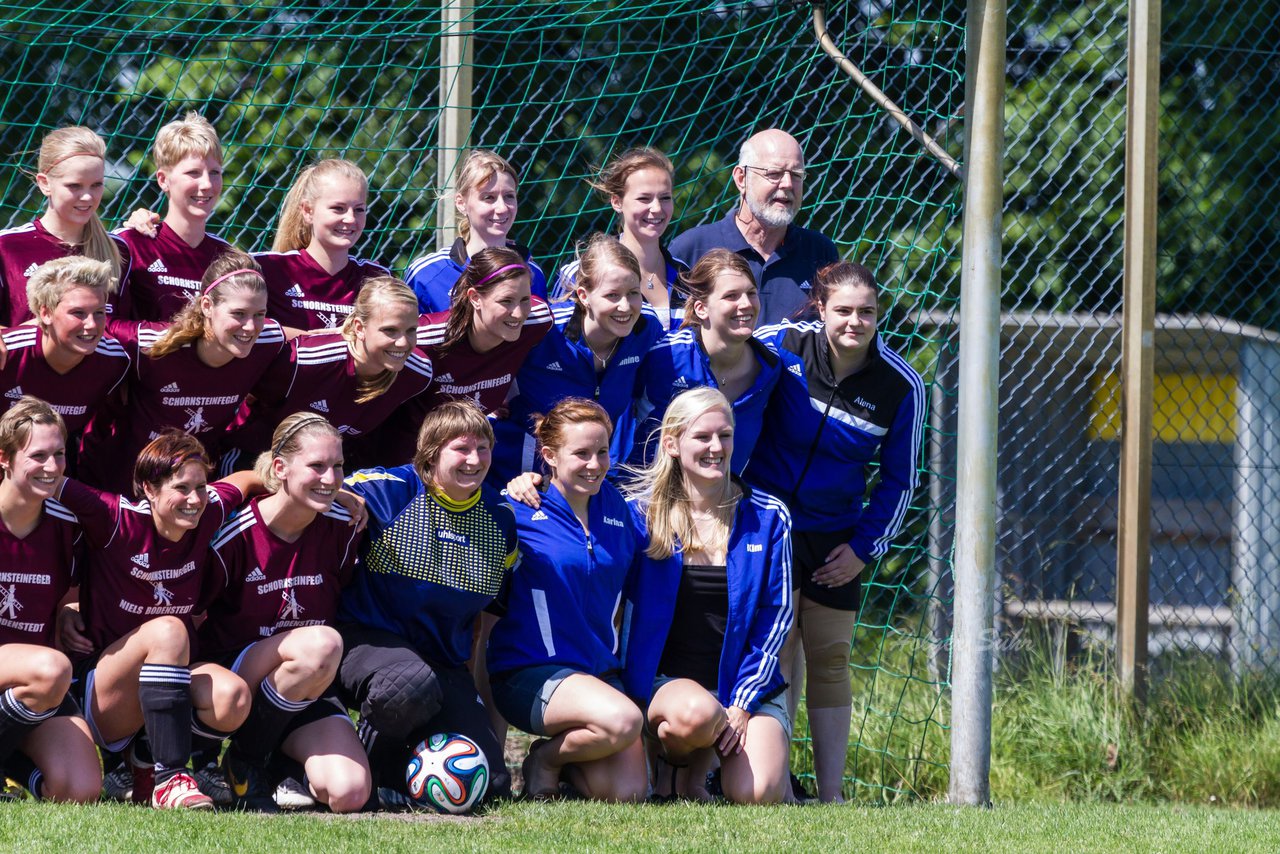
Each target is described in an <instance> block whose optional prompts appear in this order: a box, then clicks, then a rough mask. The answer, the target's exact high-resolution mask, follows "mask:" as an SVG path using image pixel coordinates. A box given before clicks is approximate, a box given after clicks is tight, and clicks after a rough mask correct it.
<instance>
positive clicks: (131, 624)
mask: <svg viewBox="0 0 1280 854" xmlns="http://www.w3.org/2000/svg"><path fill="white" fill-rule="evenodd" d="M206 488H207V489H208V492H209V504H208V506H207V507H206V508H205V511H204V514H203V515H202V516H201V517H200V522H199V524H198V525H197V526H196V528H195V529H194V530H191V531H187V532H186V535H185V536H183V538H182V539H181V540H179V541H178V542H176V543H171V542H169V541H168V540H166V539H165V538H164V537H161V536H160V534H158V533H157V532H156V526H155V523H154V522H153V521H152V518H151V504H150V502H148V501H138V502H134V501H130V500H129V499H127V498H125V497H124V496H122V495H115V494H113V493H110V492H101V491H99V490H97V489H94V488H93V487H90V486H85V485H84V484H82V483H78V482H76V481H74V480H68V481H67V482H66V485H65V486H63V488H62V495H61V496H59V500H60V501H61V502H62V503H63V504H65V505H66V506H67V508H68V509H70V510H71V511H72V512H73V513H75V515H76V516H77V517H78V518H79V520H80V526H81V527H82V528H83V529H84V535H85V539H86V540H87V541H88V543H89V545H90V546H91V549H90V551H89V558H88V561H87V563H86V567H85V572H84V578H83V580H82V581H81V582H80V614H81V616H82V617H83V619H84V622H85V625H86V626H87V627H88V628H87V634H88V637H89V639H90V640H91V641H92V642H93V645H94V647H95V648H96V649H98V650H102V649H104V648H105V647H107V646H109V645H110V644H112V643H114V642H115V641H116V640H118V639H119V638H122V637H124V636H125V635H127V634H128V633H129V632H131V631H133V630H134V629H136V628H137V627H138V626H140V625H142V624H143V623H145V622H147V621H148V620H152V619H155V618H156V617H160V616H165V615H171V616H175V617H181V618H182V619H183V620H186V621H187V622H188V623H190V620H191V614H192V612H193V611H194V610H195V608H196V604H197V603H198V602H199V601H200V590H201V588H202V586H203V584H204V572H205V564H206V561H207V558H208V556H209V545H210V543H212V542H213V535H214V534H215V533H217V531H218V528H220V527H221V526H222V525H223V523H224V522H226V520H227V517H229V516H230V515H231V513H232V512H233V511H234V510H235V508H236V506H237V505H238V504H240V502H242V501H243V500H244V496H243V495H242V494H241V493H240V490H238V489H236V488H235V487H234V486H231V485H230V484H227V483H221V482H218V483H211V484H209V485H208V487H206Z"/></svg>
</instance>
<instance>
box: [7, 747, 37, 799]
mask: <svg viewBox="0 0 1280 854" xmlns="http://www.w3.org/2000/svg"><path fill="white" fill-rule="evenodd" d="M4 770H5V773H7V774H8V775H9V776H10V777H11V778H13V779H14V780H16V781H18V782H19V783H21V784H22V785H24V786H26V787H27V791H28V792H30V793H31V794H32V795H34V796H35V798H36V800H40V799H41V798H42V797H43V794H42V790H43V788H44V775H43V774H41V773H40V769H39V768H37V767H36V763H34V762H32V761H31V757H30V756H28V755H27V754H25V753H23V752H22V751H21V750H15V751H13V752H12V753H10V754H9V758H8V759H7V760H5V763H4Z"/></svg>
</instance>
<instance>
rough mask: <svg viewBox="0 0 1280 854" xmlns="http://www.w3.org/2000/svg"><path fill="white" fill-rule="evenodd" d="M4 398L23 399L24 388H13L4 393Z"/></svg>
mask: <svg viewBox="0 0 1280 854" xmlns="http://www.w3.org/2000/svg"><path fill="white" fill-rule="evenodd" d="M4 396H5V397H7V398H9V399H10V400H17V399H18V398H20V397H22V386H20V385H18V386H14V387H13V388H11V389H9V390H8V391H6V392H5V393H4Z"/></svg>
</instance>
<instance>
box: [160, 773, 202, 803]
mask: <svg viewBox="0 0 1280 854" xmlns="http://www.w3.org/2000/svg"><path fill="white" fill-rule="evenodd" d="M151 806H152V807H154V808H155V809H158V810H174V809H186V810H211V809H213V799H212V798H210V797H209V796H208V795H206V794H205V793H203V792H201V791H200V787H199V786H197V785H196V781H195V780H194V779H192V777H191V775H190V774H186V773H183V772H181V771H179V772H178V773H177V774H174V775H173V776H172V777H170V778H169V779H168V780H166V781H165V782H164V783H162V784H160V785H159V786H156V787H155V790H154V791H152V793H151Z"/></svg>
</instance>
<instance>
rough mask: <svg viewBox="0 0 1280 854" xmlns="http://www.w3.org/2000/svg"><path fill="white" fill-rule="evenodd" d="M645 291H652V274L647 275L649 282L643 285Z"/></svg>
mask: <svg viewBox="0 0 1280 854" xmlns="http://www.w3.org/2000/svg"><path fill="white" fill-rule="evenodd" d="M644 286H645V288H646V289H647V290H653V273H650V274H649V281H647V282H645V283H644Z"/></svg>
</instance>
